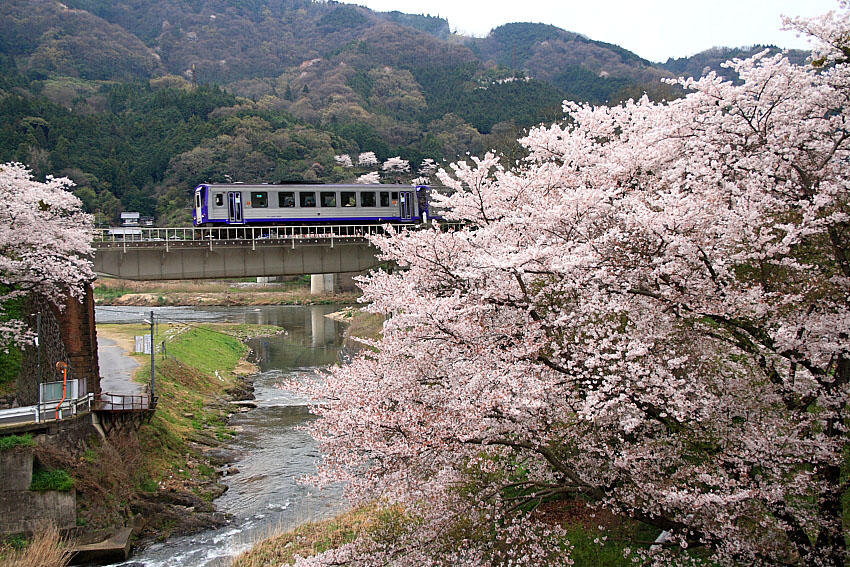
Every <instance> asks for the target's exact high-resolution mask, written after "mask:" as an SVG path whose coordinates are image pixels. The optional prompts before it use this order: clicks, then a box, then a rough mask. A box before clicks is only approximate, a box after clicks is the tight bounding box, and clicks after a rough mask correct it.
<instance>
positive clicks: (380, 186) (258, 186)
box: [196, 183, 424, 191]
mask: <svg viewBox="0 0 850 567" xmlns="http://www.w3.org/2000/svg"><path fill="white" fill-rule="evenodd" d="M198 187H209V188H210V189H221V190H225V191H228V190H232V191H236V190H243V191H244V190H246V189H247V190H248V191H255V190H262V189H293V190H310V189H314V190H316V191H320V190H322V189H324V190H326V191H336V190H340V189H349V190H372V191H378V190H384V191H386V190H388V189H396V190H398V189H415V188H416V187H424V185H402V184H389V183H370V184H364V183H344V184H324V183H310V184H306V183H280V184H270V183H201V184H200V185H198ZM198 187H196V189H197V188H198Z"/></svg>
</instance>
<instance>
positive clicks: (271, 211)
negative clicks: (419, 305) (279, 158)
mask: <svg viewBox="0 0 850 567" xmlns="http://www.w3.org/2000/svg"><path fill="white" fill-rule="evenodd" d="M432 190H436V189H432V188H430V187H428V186H425V185H418V186H411V185H356V184H352V185H266V184H263V185H248V184H242V183H233V184H227V185H220V184H209V183H203V184H201V185H198V186H197V187H195V198H194V206H193V209H192V218H193V222H194V225H195V226H234V225H236V226H250V225H280V224H355V223H356V224H362V223H373V222H374V223H388V222H389V223H416V222H423V221H427V220H428V219H439V218H440V214H439V211H438V210H437V208H436V207H434V206H432V204H431V191H432Z"/></svg>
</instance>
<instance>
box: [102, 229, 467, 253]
mask: <svg viewBox="0 0 850 567" xmlns="http://www.w3.org/2000/svg"><path fill="white" fill-rule="evenodd" d="M388 226H389V227H392V229H393V230H396V231H398V230H401V229H409V228H412V226H413V225H410V224H383V225H380V224H326V225H283V226H234V225H230V226H207V227H175V228H141V227H115V228H99V229H96V230H95V231H94V238H93V241H92V244H93V245H94V247H95V248H97V247H99V246H102V247H105V248H114V247H121V246H124V247H128V246H129V247H134V248H136V247H157V248H158V247H163V248H165V249H166V250H168V248H169V246H171V245H180V246H185V245H192V244H195V245H197V244H204V245H207V244H209V246H210V247H211V248H212V246H213V244H215V243H217V242H218V243H225V242H228V241H231V242H232V241H239V242H245V241H250V242H252V243H253V244H254V245H255V244H256V243H258V242H259V243H265V242H268V241H291V242H292V245H293V247H294V246H295V244H296V243H297V242H299V241H301V242H315V241H317V240H326V241H328V242H329V243H330V244H331V246H332V245H333V242H334V240H363V239H366V238H368V237H370V236H374V235H378V234H384V233H386V231H387V227H388ZM440 226H441V227H442V229H443V230H452V229H454V228H459V227H460V226H461V225H458V224H454V223H452V224H441V225H440ZM276 244H277V242H276Z"/></svg>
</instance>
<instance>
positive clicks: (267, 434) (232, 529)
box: [96, 305, 344, 567]
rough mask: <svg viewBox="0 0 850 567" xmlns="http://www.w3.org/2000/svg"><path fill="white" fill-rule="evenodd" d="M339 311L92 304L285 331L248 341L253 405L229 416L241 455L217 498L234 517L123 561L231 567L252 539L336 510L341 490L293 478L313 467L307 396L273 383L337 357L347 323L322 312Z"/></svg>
mask: <svg viewBox="0 0 850 567" xmlns="http://www.w3.org/2000/svg"><path fill="white" fill-rule="evenodd" d="M339 309H340V306H332V305H312V306H266V307H232V308H223V307H210V308H187V307H160V308H153V309H151V308H143V307H138V308H137V307H120V308H118V307H116V308H112V307H98V308H97V310H96V318H97V321H98V322H99V323H130V322H133V323H136V322H139V321H140V320H141V319H142V318H144V317H147V316H149V314H150V311H151V310H153V311H154V317H155V318H157V319H159V320H160V321H171V320H173V321H182V322H193V323H202V322H236V323H252V324H267V325H277V326H280V327H282V328H283V329H284V330H285V333H282V334H280V335H276V336H273V337H261V338H257V339H252V340H251V341H249V342H248V344H249V346H250V347H251V349H252V350H253V355H252V359H253V360H252V361H253V362H255V363H256V364H257V365H258V366H259V367H260V370H261V373H260V374H259V375H258V376H257V377H256V380H255V383H254V387H255V395H256V398H257V399H256V403H257V408H256V409H254V410H251V411H249V412H247V413H241V414H236V415H234V416H233V418H232V419H231V422H230V423H231V425H233V426H234V427H235V428H236V430H237V432H238V434H237V437H236V438H235V439H234V440H233V442H232V443H231V444H230V445H231V447H232V448H234V449H236V450H237V451H239V452H240V453H241V455H242V456H241V458H240V459H239V460H238V461H237V462H236V463H234V465H235V466H236V467H237V468H238V469H239V473H238V474H235V475H232V476H229V477H227V478H226V479H225V483H226V484H227V486H228V491H227V492H226V493H225V494H224V495H223V496H222V497H221V498H219V499H218V500H216V506H217V508H218V509H219V510H220V511H222V512H225V513H228V514H232V515H233V517H234V520H233V522H232V523H231V525H229V526H226V527H225V528H222V529H219V530H212V531H208V532H203V533H200V534H197V535H195V536H189V537H182V538H174V539H169V540H167V541H166V542H164V543H161V544H155V545H152V546H150V547H148V548H147V549H145V550H142V551H141V552H140V553H138V554H137V555H135V556H134V557H133V558H132V559H131V560H130V561H129V562H128V563H125V564H124V565H144V566H146V567H166V566H167V567H172V566H173V567H177V566H181V567H182V566H185V567H218V566H225V565H229V564H230V560H231V558H232V557H234V556H235V555H237V554H238V553H239V552H241V551H243V550H245V549H247V548H248V547H250V546H251V544H252V543H253V542H254V541H256V540H257V539H260V538H262V537H264V536H267V535H270V534H272V533H274V532H276V531H279V530H286V529H290V528H292V527H294V526H296V525H298V524H300V523H302V522H305V521H310V520H317V519H321V518H324V517H327V516H329V515H332V514H334V513H337V512H338V511H340V510H341V508H342V489H341V487H331V488H328V489H323V490H321V491H319V490H317V489H315V488H313V487H310V486H304V485H301V484H298V483H297V482H296V481H297V479H298V478H300V477H302V476H304V475H306V474H311V473H314V472H315V470H316V461H317V459H318V458H319V453H318V450H317V448H316V443H315V441H314V440H313V438H312V437H310V435H309V434H307V433H306V432H305V431H303V430H301V429H300V428H299V427H300V426H302V425H305V424H306V423H308V422H309V421H310V420H312V419H313V416H312V415H311V414H310V413H309V405H308V402H307V401H306V400H304V399H302V398H300V397H298V396H296V395H294V394H292V393H290V392H286V391H285V390H282V389H280V388H278V387H277V384H279V383H280V382H281V381H282V380H285V379H286V378H288V377H291V376H298V375H303V374H304V373H312V372H313V371H314V370H315V369H316V368H318V367H322V366H327V365H329V364H333V363H335V362H336V360H337V357H338V353H339V350H340V348H341V346H342V334H343V332H344V325H342V324H340V323H338V322H336V321H334V320H332V319H329V318H327V317H325V315H326V314H328V313H332V312H334V311H337V310H339Z"/></svg>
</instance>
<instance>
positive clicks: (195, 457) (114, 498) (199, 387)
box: [74, 324, 282, 545]
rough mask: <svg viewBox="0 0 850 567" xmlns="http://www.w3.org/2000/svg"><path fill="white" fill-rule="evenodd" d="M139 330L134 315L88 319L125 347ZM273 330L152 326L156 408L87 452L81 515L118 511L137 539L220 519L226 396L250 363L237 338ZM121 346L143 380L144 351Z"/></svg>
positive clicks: (92, 520) (92, 519)
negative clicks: (120, 320) (158, 350)
mask: <svg viewBox="0 0 850 567" xmlns="http://www.w3.org/2000/svg"><path fill="white" fill-rule="evenodd" d="M148 331H149V329H148V328H147V327H146V326H142V325H132V324H130V325H126V324H125V325H99V326H98V334H99V335H100V336H101V337H102V338H107V339H111V340H112V341H115V343H116V344H118V345H119V346H120V347H122V348H123V349H125V350H126V351H127V352H128V353H132V351H133V337H134V336H136V335H142V334H144V333H145V332H148ZM281 331H282V330H281V329H280V328H279V327H276V326H270V325H241V324H205V325H204V326H203V327H200V326H188V325H181V324H170V325H161V326H159V329H158V332H157V334H156V337H155V343H156V344H157V345H161V344H162V343H163V342H164V343H165V347H166V352H167V354H166V355H165V356H163V355H162V354H157V356H156V360H155V369H156V374H155V376H156V386H155V395H156V396H157V397H158V398H159V403H158V405H157V410H156V412H155V414H154V416H153V418H152V419H151V421H150V422H149V423H147V424H145V425H144V426H142V427H141V428H140V429H139V431H138V434H137V435H136V436H132V435H123V436H121V438H120V439H117V440H113V443H111V445H112V446H111V447H104V446H101V447H99V448H97V449H96V450H94V451H93V454H92V455H90V457H91V458H90V461H91V463H90V464H92V465H94V464H97V465H98V466H99V467H100V468H101V469H104V471H103V472H102V473H99V474H98V477H99V479H98V482H97V483H91V482H83V483H82V485H81V486H78V491H79V492H80V501H81V505H80V509H81V510H80V514H79V516H80V521H81V523H83V524H84V525H88V526H91V527H92V528H94V527H100V526H98V524H100V523H102V520H103V518H111V521H112V523H120V522H121V518H123V519H124V522H127V523H130V524H131V525H132V526H133V528H134V534H135V537H136V543H137V545H143V544H145V543H146V542H152V541H162V540H164V539H166V538H168V537H171V536H174V535H182V534H189V533H194V532H197V531H200V530H204V529H209V528H213V527H216V526H220V525H223V524H225V523H226V522H227V517H226V516H225V515H224V514H221V513H219V512H217V511H216V509H215V506H214V505H213V503H212V501H213V500H214V499H215V498H217V497H218V496H220V495H221V494H222V493H223V492H224V491H225V490H226V487H225V486H224V485H223V484H222V483H221V482H220V480H221V478H222V475H224V474H226V473H227V469H228V466H229V464H230V463H231V462H232V460H233V459H234V458H235V454H234V453H233V452H232V451H229V450H228V449H227V448H226V441H227V440H228V439H230V438H231V437H232V436H233V432H232V430H231V429H230V428H229V427H228V426H227V420H228V418H229V417H230V415H232V414H233V413H234V412H237V411H240V406H236V405H233V404H232V403H231V402H232V401H235V400H243V399H245V398H250V397H251V383H250V378H249V377H250V375H251V374H253V373H255V372H256V366H254V365H253V364H251V363H249V362H248V361H247V360H246V358H247V356H248V355H249V353H250V350H249V348H248V347H247V346H246V345H245V344H244V342H243V341H244V340H246V339H250V338H252V337H257V336H263V335H273V334H276V333H279V332H281ZM128 356H130V357H132V358H134V359H135V360H136V361H137V362H138V363H139V367H138V369H137V370H136V373H135V376H136V379H137V380H138V381H139V382H143V383H145V384H146V385H147V387H149V385H148V384H147V382H148V381H149V379H150V355H138V354H129V355H128ZM134 437H135V438H134ZM116 441H117V442H116ZM81 466H82V468H83V470H79V468H80V467H77V471H75V474H74V477H75V478H77V477H80V478H90V476H91V474H92V471H91V470H90V467H87V466H86V463H85V458H84V459H83V463H82V464H81ZM94 484H97V485H99V486H94ZM104 496H106V497H104Z"/></svg>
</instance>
